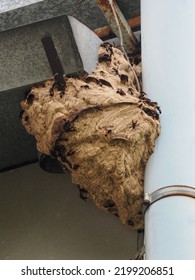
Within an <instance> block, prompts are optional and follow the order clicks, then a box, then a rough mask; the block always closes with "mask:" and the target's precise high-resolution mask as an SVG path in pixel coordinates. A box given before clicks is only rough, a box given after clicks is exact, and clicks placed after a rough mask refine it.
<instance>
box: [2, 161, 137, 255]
mask: <svg viewBox="0 0 195 280" xmlns="http://www.w3.org/2000/svg"><path fill="white" fill-rule="evenodd" d="M135 252H136V232H135V231H131V230H129V229H127V228H125V227H124V226H123V225H122V224H121V223H120V221H119V219H118V218H117V217H115V216H113V215H111V214H107V213H104V212H103V211H101V210H99V209H98V208H96V207H95V205H94V204H93V203H92V202H91V201H89V200H88V201H83V200H82V199H80V197H79V192H78V189H77V188H76V187H75V186H73V185H72V184H71V180H70V178H69V177H68V176H67V175H65V174H59V175H54V174H49V173H46V172H44V171H42V170H41V169H40V168H39V166H38V164H32V165H28V166H25V167H23V168H19V169H15V170H11V171H9V172H5V173H0V259H1V260H5V259H130V258H131V257H132V256H133V255H134V254H135Z"/></svg>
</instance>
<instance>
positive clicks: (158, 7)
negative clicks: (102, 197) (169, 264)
mask: <svg viewBox="0 0 195 280" xmlns="http://www.w3.org/2000/svg"><path fill="white" fill-rule="evenodd" d="M141 15H142V61H143V84H144V91H145V92H147V93H148V96H149V98H151V99H153V100H155V101H158V103H159V105H160V107H161V109H162V115H161V118H160V119H161V135H160V137H159V139H158V140H157V142H156V147H155V152H154V154H153V155H152V157H151V158H150V160H149V163H148V165H147V169H146V176H145V191H146V192H149V193H151V192H153V191H154V190H156V189H158V188H160V187H165V186H169V185H187V186H192V187H193V186H195V125H194V120H195V84H194V75H195V17H194V15H195V1H194V0H180V1H178V0H172V1H169V0H147V1H145V0H142V1H141ZM145 223H146V225H145V227H146V258H147V259H195V200H194V199H192V198H187V197H171V198H165V199H163V200H161V201H158V202H156V203H154V204H153V205H152V206H151V207H150V208H149V210H148V211H147V213H146V218H145Z"/></svg>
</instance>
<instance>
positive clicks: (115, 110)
mask: <svg viewBox="0 0 195 280" xmlns="http://www.w3.org/2000/svg"><path fill="white" fill-rule="evenodd" d="M133 69H134V71H135V72H136V73H137V76H138V78H139V77H140V75H141V67H140V66H139V65H137V66H135V65H134V66H133ZM64 80H65V83H64V85H60V84H58V83H57V82H56V81H55V78H51V79H50V80H48V81H46V82H45V83H44V84H41V85H39V86H36V87H33V88H32V89H31V91H30V92H29V93H28V95H27V97H26V98H25V100H23V101H22V102H21V107H22V109H23V111H24V112H23V115H22V123H23V125H24V126H25V128H26V130H27V132H28V133H30V134H32V135H34V137H35V138H36V141H37V149H38V150H39V151H40V152H42V153H45V154H47V155H50V156H51V157H53V158H56V159H57V160H58V161H59V162H60V163H61V165H62V166H63V168H64V170H67V171H69V172H70V174H71V176H72V181H73V183H75V184H76V185H78V186H79V187H80V191H81V192H82V196H83V197H84V198H87V197H88V198H91V199H92V200H93V201H94V202H95V204H96V205H97V207H99V208H100V209H102V210H105V211H107V212H111V213H113V214H115V215H117V216H119V217H120V220H121V221H122V223H123V224H127V225H129V226H130V227H131V228H133V229H140V228H143V215H142V205H143V184H144V170H145V166H146V163H147V161H148V159H149V157H150V155H151V154H152V152H153V150H154V144H155V139H156V138H157V137H158V135H159V132H160V123H159V112H158V111H159V107H158V105H157V103H156V102H152V101H151V100H150V99H148V98H147V96H146V95H145V93H143V92H138V91H137V89H136V80H135V73H134V72H133V71H132V67H131V66H130V64H129V61H127V60H126V59H125V57H124V55H123V54H122V53H121V51H120V50H119V49H117V48H115V47H113V46H112V45H110V44H103V45H101V47H100V49H99V62H98V63H97V67H96V69H95V70H94V72H92V73H91V74H90V75H87V76H85V77H84V78H67V77H65V78H64Z"/></svg>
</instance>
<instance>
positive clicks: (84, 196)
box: [77, 186, 88, 201]
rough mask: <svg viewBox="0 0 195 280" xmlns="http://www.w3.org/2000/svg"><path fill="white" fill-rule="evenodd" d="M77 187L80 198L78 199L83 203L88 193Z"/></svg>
mask: <svg viewBox="0 0 195 280" xmlns="http://www.w3.org/2000/svg"><path fill="white" fill-rule="evenodd" d="M77 187H78V189H79V196H80V198H81V199H83V200H84V201H85V200H86V199H87V193H88V191H86V190H85V189H84V188H81V187H80V186H77Z"/></svg>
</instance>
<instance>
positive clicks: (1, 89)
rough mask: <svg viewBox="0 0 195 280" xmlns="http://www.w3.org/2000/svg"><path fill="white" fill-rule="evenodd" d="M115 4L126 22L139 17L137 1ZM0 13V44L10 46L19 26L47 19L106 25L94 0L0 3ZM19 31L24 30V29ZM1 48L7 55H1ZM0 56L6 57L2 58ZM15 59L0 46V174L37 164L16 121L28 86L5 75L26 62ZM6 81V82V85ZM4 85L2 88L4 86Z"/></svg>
mask: <svg viewBox="0 0 195 280" xmlns="http://www.w3.org/2000/svg"><path fill="white" fill-rule="evenodd" d="M116 2H117V4H118V5H119V7H120V9H121V10H122V12H123V14H124V16H125V17H126V18H127V19H129V18H133V17H136V16H138V15H140V0H132V1H129V0H121V1H120V0H118V1H116ZM10 3H11V4H10ZM24 5H25V6H24ZM0 12H1V13H0V40H1V42H4V41H5V40H4V38H7V36H8V37H10V36H13V41H14V40H16V41H15V43H14V44H15V46H16V45H17V42H18V41H17V38H15V39H14V36H15V34H17V30H16V29H14V28H17V29H18V28H21V26H24V25H28V24H33V23H35V22H39V21H42V20H46V19H51V18H54V17H56V16H59V15H63V14H68V15H72V16H74V17H75V18H76V19H78V20H79V21H81V22H82V23H84V24H85V25H86V26H88V27H89V28H90V29H95V28H99V27H102V26H105V25H107V21H106V19H105V18H104V16H103V15H102V13H101V11H100V9H99V7H98V6H97V4H96V1H95V0H86V1H79V0H67V1H64V0H46V1H45V0H42V1H37V0H28V1H22V0H21V1H18V0H17V1H9V0H3V1H1V3H0ZM23 28H24V29H25V28H26V27H23ZM18 40H19V39H18ZM29 45H31V47H32V46H33V42H32V41H30V37H29ZM3 47H4V49H3ZM5 48H6V49H7V52H4V50H5ZM29 51H30V48H29ZM3 56H6V58H4V57H3ZM17 59H19V60H18V61H17V62H15V64H14V61H15V60H14V59H13V54H12V53H11V52H10V53H9V49H8V48H7V46H6V45H3V43H2V44H1V56H0V71H1V72H2V73H3V74H4V75H1V77H0V132H1V136H0V171H1V172H2V171H5V170H8V169H12V168H15V167H18V166H22V165H26V164H28V163H32V162H35V161H37V151H36V145H35V141H34V138H33V137H32V136H30V135H28V134H27V133H26V131H25V129H24V128H23V126H22V125H21V121H20V119H19V112H20V110H21V109H20V101H21V100H22V98H23V96H24V92H25V90H26V89H28V88H29V87H30V86H31V84H32V83H27V84H25V83H23V80H22V77H20V78H21V83H20V80H19V79H18V78H17V79H18V80H17V81H15V80H14V79H15V77H16V76H15V75H14V74H12V73H11V72H10V71H7V69H9V68H10V69H11V68H13V67H14V69H15V72H17V67H16V65H19V64H22V63H23V61H25V59H27V58H25V57H24V56H22V57H19V58H17ZM2 60H3V62H5V61H6V64H4V65H3V66H2V64H3V63H2ZM13 64H14V65H13ZM30 68H31V65H29V71H31V69H30ZM49 71H50V69H49ZM5 72H6V73H7V74H6V75H7V76H6V75H5ZM10 73H11V74H10ZM43 76H44V75H43ZM17 77H18V76H17ZM48 78H49V77H48ZM6 80H9V81H10V82H7V83H6ZM5 84H6V87H5V86H4V85H5Z"/></svg>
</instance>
